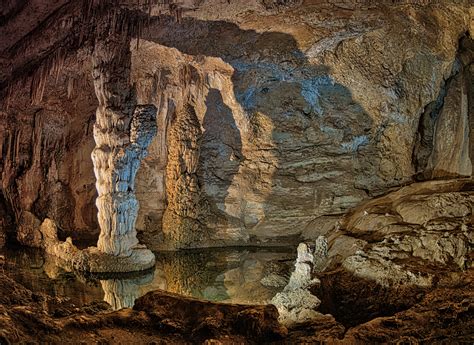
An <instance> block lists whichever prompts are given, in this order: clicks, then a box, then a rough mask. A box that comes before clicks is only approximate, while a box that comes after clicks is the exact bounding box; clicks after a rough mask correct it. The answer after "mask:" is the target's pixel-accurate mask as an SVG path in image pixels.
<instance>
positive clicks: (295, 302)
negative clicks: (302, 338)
mask: <svg viewBox="0 0 474 345" xmlns="http://www.w3.org/2000/svg"><path fill="white" fill-rule="evenodd" d="M319 249H320V248H316V251H317V252H319ZM313 264H314V256H313V250H312V249H310V248H308V246H307V245H306V244H305V243H300V244H299V246H298V249H297V257H296V262H295V269H294V271H293V272H292V273H291V276H290V281H289V282H288V284H287V285H286V286H285V288H284V289H283V291H282V292H279V293H277V294H276V295H275V297H273V298H272V300H271V303H272V304H273V305H275V306H276V307H277V308H278V312H279V313H280V317H279V320H280V322H281V323H283V324H284V325H292V324H295V323H303V322H307V321H310V320H313V319H315V318H317V317H319V316H321V314H320V313H318V312H316V311H315V310H316V309H317V307H319V305H320V304H321V301H320V300H319V299H318V298H317V297H316V296H315V295H313V294H312V293H311V291H310V289H311V288H312V287H313V286H314V285H317V284H319V283H320V281H319V280H318V279H317V278H313V274H312V271H313Z"/></svg>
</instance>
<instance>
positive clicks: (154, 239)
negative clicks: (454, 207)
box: [0, 0, 473, 247]
mask: <svg viewBox="0 0 474 345" xmlns="http://www.w3.org/2000/svg"><path fill="white" fill-rule="evenodd" d="M276 4H277V5H275V4H271V5H268V4H267V5H265V6H263V5H262V2H260V1H247V2H243V1H238V2H232V3H231V4H228V3H225V2H222V3H221V2H219V1H217V0H206V1H203V2H201V3H200V4H199V8H198V9H197V10H195V11H190V12H188V14H186V15H185V16H184V18H183V20H182V21H181V23H174V22H172V21H169V20H168V19H166V18H164V19H163V20H162V21H160V23H155V22H154V21H152V23H151V27H150V30H148V31H147V30H145V31H144V33H143V35H142V37H141V39H140V42H139V45H138V49H136V43H137V42H136V41H135V40H133V41H132V47H133V49H132V66H131V74H132V80H133V81H134V82H136V86H137V101H138V103H141V104H154V105H155V106H156V107H157V109H158V113H157V120H156V121H157V125H158V133H157V136H156V138H155V139H154V140H153V141H152V143H151V144H150V147H149V156H148V157H147V158H146V159H145V160H144V161H143V162H142V167H141V168H140V170H139V171H138V173H137V178H136V195H137V199H138V201H139V202H140V204H141V211H139V213H138V218H137V222H136V227H137V229H138V232H139V237H140V238H141V239H143V240H144V241H145V242H146V244H147V245H150V246H157V247H159V244H160V243H161V242H162V241H163V233H162V226H161V224H162V215H163V212H164V210H165V209H166V207H167V200H166V199H167V188H166V177H165V175H166V166H167V163H168V162H167V158H168V157H167V153H168V151H171V150H169V148H168V144H167V143H168V134H169V133H170V132H169V131H170V129H171V122H172V119H173V116H174V114H175V112H176V110H179V109H182V107H183V105H184V104H186V103H187V102H188V100H189V99H190V97H191V98H192V99H193V103H194V104H195V112H196V116H197V118H198V120H199V122H200V124H201V129H202V145H201V154H200V157H201V158H200V160H199V163H198V169H197V175H198V179H199V181H200V183H201V185H200V190H201V192H202V193H203V194H204V195H205V197H206V200H208V202H209V210H210V216H209V217H207V218H206V221H205V222H204V223H203V224H202V226H203V228H206V232H207V234H208V235H209V236H208V238H209V241H208V244H213V245H235V244H246V243H252V244H254V243H260V244H271V243H273V242H279V243H288V242H294V243H298V242H299V238H298V237H299V236H300V234H302V233H303V234H304V235H305V236H306V237H307V238H313V239H314V238H316V237H317V236H313V235H312V234H316V235H321V234H324V232H325V231H326V229H328V231H329V230H330V228H331V227H332V225H330V224H332V220H331V221H330V222H329V221H328V220H329V218H328V217H334V218H335V220H336V218H337V217H339V216H340V215H341V214H342V213H344V212H345V211H347V210H348V209H349V208H350V207H353V206H355V205H356V204H357V203H359V202H361V201H363V200H365V199H367V198H369V197H371V196H373V195H376V194H378V193H384V192H387V191H388V190H389V189H390V188H391V187H394V186H400V185H402V184H403V183H406V182H409V181H411V180H412V179H413V177H414V176H416V177H418V178H431V176H432V175H433V174H432V171H431V168H430V167H431V166H433V167H434V166H438V168H436V169H437V170H436V169H435V170H436V171H438V173H436V172H435V173H434V175H435V176H437V177H439V176H444V175H446V174H445V173H442V172H443V171H446V169H447V167H446V166H444V165H446V164H449V171H448V175H450V176H454V175H456V174H462V175H465V174H469V171H468V170H469V161H470V159H471V157H472V152H471V151H472V147H473V146H472V140H470V139H469V145H468V142H467V141H468V140H467V138H468V135H467V131H466V129H467V128H466V126H467V123H469V124H472V120H471V119H470V118H469V119H468V120H469V121H466V116H467V114H468V113H469V112H468V113H466V111H465V110H464V109H466V108H465V107H464V106H463V105H462V104H464V103H463V102H465V100H466V99H467V100H468V109H471V108H472V105H471V103H472V101H469V100H470V99H472V91H470V90H472V88H471V87H468V88H466V87H463V85H462V84H463V83H466V82H467V83H468V84H469V81H470V80H471V79H472V78H471V77H470V76H471V75H472V74H471V72H469V71H470V70H471V69H472V68H471V67H469V66H470V65H471V63H472V55H471V53H469V52H470V51H472V49H471V48H469V47H470V44H471V43H469V42H470V41H471V40H470V39H469V38H468V37H467V36H466V38H464V39H462V40H461V41H463V42H465V43H463V44H460V40H459V38H460V37H462V36H463V35H464V36H465V34H466V32H468V31H469V30H472V18H471V13H472V9H471V6H470V4H468V3H467V2H460V3H454V2H453V3H451V2H449V3H443V4H434V3H433V4H421V5H419V6H417V5H413V4H411V5H407V4H395V5H390V6H385V5H380V4H372V5H370V6H368V7H364V6H359V5H357V6H356V5H354V3H353V2H351V1H344V2H320V3H315V4H309V3H302V4H300V3H298V2H295V3H291V4H290V3H289V2H276ZM190 6H191V5H190ZM275 6H276V7H275ZM153 13H155V12H153ZM268 28H271V30H269V29H268ZM26 32H28V30H26ZM471 36H472V33H471ZM42 46H43V45H42ZM34 48H35V49H36V48H37V47H34ZM87 54H88V52H87V51H79V53H78V58H77V60H78V61H87V59H84V56H87ZM18 63H20V62H18ZM64 66H65V67H64V69H63V74H61V76H60V77H59V79H58V83H57V84H56V86H55V84H54V82H53V80H52V79H53V78H52V77H51V78H49V79H50V80H48V83H47V85H46V88H45V97H44V101H43V103H42V104H41V105H35V106H34V107H32V106H31V105H30V104H29V101H28V97H27V96H28V95H27V94H28V92H27V90H24V91H23V92H19V93H18V94H17V95H16V99H17V100H16V104H14V105H12V106H11V108H10V109H8V110H6V109H4V110H2V113H1V118H2V121H1V122H0V126H1V129H2V131H1V133H2V140H0V145H1V146H2V152H5V154H4V155H2V165H3V172H2V192H3V193H4V194H5V199H6V200H7V201H8V203H9V204H11V205H12V209H13V210H16V212H15V213H14V214H15V218H16V221H17V222H18V220H19V216H20V215H21V212H22V211H28V212H32V213H33V214H34V215H35V216H36V217H37V218H38V219H40V221H41V220H43V219H44V218H46V217H49V218H52V219H54V220H55V221H56V222H57V224H58V225H59V226H60V232H63V233H64V234H73V233H74V234H76V235H75V236H77V237H81V238H86V237H94V236H97V233H98V231H97V230H98V226H97V223H96V219H95V215H94V213H95V210H94V205H93V203H94V198H95V191H94V188H93V182H94V176H93V175H92V173H91V168H92V167H91V165H90V162H89V158H88V156H89V154H90V152H91V151H92V149H93V142H92V138H91V123H92V122H93V111H92V110H93V109H94V108H95V107H96V106H97V103H96V100H95V99H94V98H95V97H94V95H93V93H92V86H91V85H90V83H91V80H90V77H89V72H90V65H89V63H88V62H86V63H85V64H83V65H82V66H77V65H76V64H75V63H74V62H72V61H65V64H64ZM2 71H3V69H2ZM7 72H8V69H7V68H5V74H8V73H9V72H8V73H7ZM2 73H3V72H2ZM68 85H70V86H71V87H70V89H71V92H70V98H69V99H70V101H69V102H64V100H65V99H68V98H67V97H68V96H67V94H68V92H67V89H68V87H67V86H68ZM430 109H432V110H433V111H431V110H430ZM471 113H472V112H471ZM432 114H433V117H432ZM434 114H437V115H436V116H434ZM430 118H432V120H429V119H430ZM3 119H5V121H3ZM425 120H426V121H425ZM428 120H429V121H428ZM430 138H431V139H430ZM433 138H434V139H433ZM433 140H434V141H435V142H433ZM422 142H425V143H428V144H426V145H425V144H423V145H421V144H420V143H422ZM417 145H418V146H417ZM420 145H421V146H420ZM468 146H469V154H466V148H467V147H468ZM416 147H418V148H419V149H416ZM416 152H419V153H420V154H418V153H416ZM435 156H436V157H447V158H449V161H450V163H447V161H448V160H447V159H445V158H436V157H435ZM468 156H469V159H468V158H467V157H468ZM203 157H205V159H204V158H203ZM430 161H431V162H432V163H430V164H431V165H430V166H428V162H430ZM440 164H441V165H440ZM20 194H21V196H22V197H21V198H20V197H19V195H20ZM320 222H321V223H320ZM323 223H324V224H323ZM334 223H335V222H334ZM318 224H321V225H320V226H319V225H318ZM318 227H320V229H318Z"/></svg>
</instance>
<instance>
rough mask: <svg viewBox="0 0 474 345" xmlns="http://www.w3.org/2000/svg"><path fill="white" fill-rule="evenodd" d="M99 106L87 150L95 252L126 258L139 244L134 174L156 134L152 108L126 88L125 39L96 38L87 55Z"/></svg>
mask: <svg viewBox="0 0 474 345" xmlns="http://www.w3.org/2000/svg"><path fill="white" fill-rule="evenodd" d="M92 63H93V79H94V88H95V93H96V96H97V99H98V101H99V106H98V108H97V111H96V122H95V124H94V140H95V143H96V146H95V148H94V150H93V152H92V161H93V164H94V173H95V176H96V188H97V192H98V198H97V201H96V205H97V209H98V221H99V226H100V236H99V241H98V243H97V247H98V249H99V251H101V252H103V253H106V254H110V255H114V256H121V257H127V256H130V255H132V251H133V248H135V247H136V246H137V244H138V240H137V237H136V229H135V221H136V219H137V215H138V201H137V199H136V197H135V183H134V182H135V176H136V173H137V170H138V168H139V165H140V161H141V160H142V159H143V158H144V157H145V156H146V154H147V148H148V146H149V144H150V142H151V140H152V139H153V137H154V136H155V134H156V108H155V107H154V106H153V105H140V106H137V105H136V100H135V92H134V89H133V88H132V87H131V86H130V68H131V52H130V38H128V37H126V35H120V34H112V35H107V37H105V38H101V39H97V40H96V43H95V50H94V53H93V57H92Z"/></svg>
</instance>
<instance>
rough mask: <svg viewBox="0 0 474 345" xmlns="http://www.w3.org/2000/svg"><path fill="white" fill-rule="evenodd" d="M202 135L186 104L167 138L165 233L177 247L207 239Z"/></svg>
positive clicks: (171, 243) (190, 107)
mask: <svg viewBox="0 0 474 345" xmlns="http://www.w3.org/2000/svg"><path fill="white" fill-rule="evenodd" d="M201 137H202V132H201V125H200V123H199V121H198V119H197V116H196V112H195V110H194V108H193V106H192V105H190V104H187V105H186V106H185V107H184V108H183V109H182V110H179V111H178V112H177V113H176V120H175V122H174V123H173V124H172V127H171V130H170V133H169V139H168V150H169V151H168V165H167V167H166V191H167V197H168V206H167V208H166V211H165V213H164V215H163V233H164V237H165V243H169V245H170V246H172V247H175V248H186V247H191V246H199V243H200V242H201V241H203V240H204V232H203V224H202V220H203V217H204V215H205V205H206V201H205V199H204V198H203V196H202V192H201V187H200V183H199V178H198V175H197V169H198V162H199V154H200V145H201Z"/></svg>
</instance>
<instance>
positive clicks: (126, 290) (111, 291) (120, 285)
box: [100, 279, 140, 310]
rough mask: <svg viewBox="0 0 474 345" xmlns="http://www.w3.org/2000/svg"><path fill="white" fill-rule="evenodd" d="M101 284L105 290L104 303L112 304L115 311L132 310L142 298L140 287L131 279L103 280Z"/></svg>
mask: <svg viewBox="0 0 474 345" xmlns="http://www.w3.org/2000/svg"><path fill="white" fill-rule="evenodd" d="M100 284H101V285H102V289H103V290H104V301H105V302H107V303H108V304H110V305H111V306H112V309H113V310H119V309H122V308H131V307H133V304H134V303H135V300H136V299H137V298H138V297H140V290H139V288H138V285H137V284H134V283H133V281H132V280H129V279H123V280H122V279H108V280H101V281H100Z"/></svg>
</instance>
